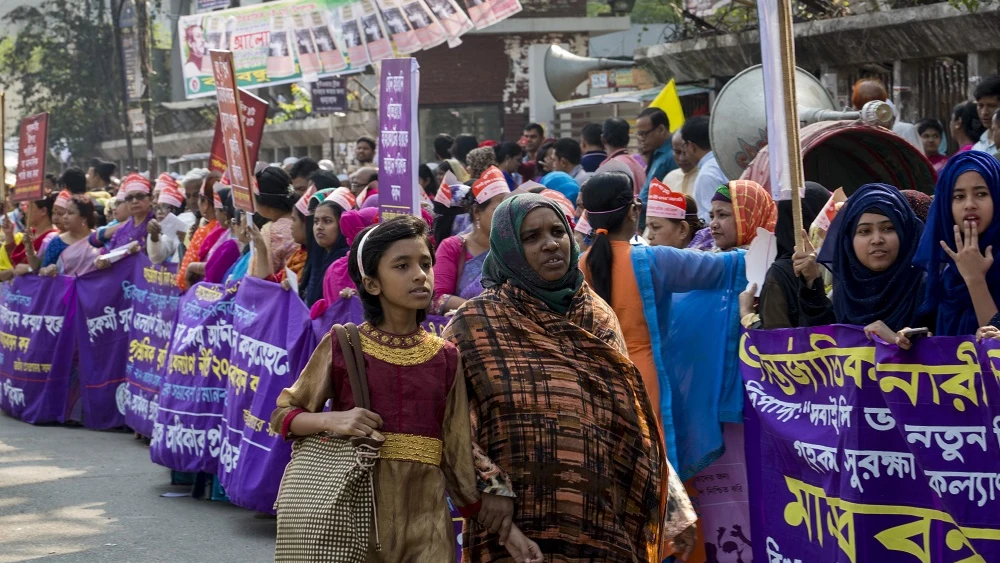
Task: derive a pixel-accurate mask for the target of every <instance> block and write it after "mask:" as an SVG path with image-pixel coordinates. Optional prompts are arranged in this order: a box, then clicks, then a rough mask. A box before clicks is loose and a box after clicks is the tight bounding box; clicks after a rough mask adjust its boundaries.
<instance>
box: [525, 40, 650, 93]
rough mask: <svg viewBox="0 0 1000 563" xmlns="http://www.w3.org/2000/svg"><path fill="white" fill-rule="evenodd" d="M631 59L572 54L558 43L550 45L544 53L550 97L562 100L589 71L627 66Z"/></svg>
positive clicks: (631, 64) (629, 65)
mask: <svg viewBox="0 0 1000 563" xmlns="http://www.w3.org/2000/svg"><path fill="white" fill-rule="evenodd" d="M634 65H635V63H634V62H632V61H620V60H616V59H608V58H604V57H600V58H594V57H581V56H580V55H574V54H573V53H570V52H569V51H567V50H566V49H563V48H562V47H561V46H559V45H550V46H549V48H548V51H547V52H546V53H545V81H546V83H547V84H548V86H549V91H550V92H552V97H553V98H555V99H556V100H557V101H560V102H563V101H566V100H568V99H569V98H570V96H572V95H573V92H575V91H576V88H577V87H578V86H579V85H580V83H581V82H583V81H584V80H586V79H587V76H588V75H589V74H590V72H592V71H595V70H607V69H609V68H628V67H631V66H634Z"/></svg>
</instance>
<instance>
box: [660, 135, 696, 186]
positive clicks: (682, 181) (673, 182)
mask: <svg viewBox="0 0 1000 563" xmlns="http://www.w3.org/2000/svg"><path fill="white" fill-rule="evenodd" d="M670 145H671V146H672V147H673V148H674V161H676V162H677V168H675V169H673V170H671V171H670V172H667V177H666V178H665V179H664V180H663V183H664V184H666V185H667V187H669V188H670V189H671V190H673V191H675V192H681V193H683V194H684V195H689V196H691V197H694V181H695V179H696V178H697V177H698V168H697V166H696V164H697V163H696V162H692V161H691V155H689V154H688V152H687V151H686V150H685V149H684V137H682V136H681V129H678V130H677V131H676V132H675V133H674V134H673V136H672V137H671V138H670Z"/></svg>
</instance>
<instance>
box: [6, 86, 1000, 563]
mask: <svg viewBox="0 0 1000 563" xmlns="http://www.w3.org/2000/svg"><path fill="white" fill-rule="evenodd" d="M854 94H855V96H854V97H853V98H852V101H853V103H854V105H855V106H857V107H861V106H863V105H864V103H866V102H868V101H871V100H872V99H882V100H885V99H886V93H885V89H884V87H881V85H880V84H879V83H878V82H877V81H871V80H865V81H861V82H859V83H858V85H856V88H855V92H854ZM975 97H976V101H969V102H966V103H963V104H960V105H959V106H957V107H956V108H955V112H954V119H953V121H952V123H951V125H950V128H949V129H948V130H947V131H946V130H945V129H944V127H942V125H941V124H940V123H938V122H936V121H933V120H924V121H921V122H919V123H918V124H916V125H910V124H906V123H896V124H895V125H894V127H893V128H894V130H895V131H896V132H897V133H898V134H900V136H902V137H904V138H906V139H907V140H909V141H910V142H911V143H913V144H914V146H915V147H916V148H917V149H919V150H921V151H922V152H923V154H925V155H926V156H927V158H928V160H929V161H930V162H931V164H932V165H933V166H934V167H935V168H936V169H937V170H938V171H939V177H938V180H937V185H936V189H935V193H934V195H933V196H930V195H926V194H922V193H919V192H915V191H913V190H910V189H908V186H890V185H885V184H879V183H875V182H874V181H873V182H872V183H866V184H864V185H855V186H822V185H819V184H816V183H813V182H807V185H806V187H805V189H804V191H803V197H802V201H801V206H802V215H803V225H804V226H805V227H806V229H807V232H801V233H798V234H799V235H801V238H802V241H803V242H802V243H801V244H799V245H796V242H795V241H796V234H797V233H795V228H794V226H793V219H792V217H793V211H792V207H791V205H792V204H791V202H789V201H778V202H775V201H774V199H773V198H772V196H771V194H770V193H769V192H768V191H767V190H766V189H764V188H763V187H761V186H760V185H759V184H757V183H755V182H753V181H749V180H741V179H738V178H728V177H727V176H726V174H725V172H724V171H723V170H722V168H721V167H720V166H719V163H718V160H717V159H716V156H715V154H714V153H713V150H712V143H711V139H710V135H709V122H708V119H707V117H704V116H694V117H690V118H688V119H687V120H686V122H685V123H684V124H683V126H681V127H676V128H672V127H671V123H670V122H669V120H668V119H667V116H666V114H665V113H664V112H663V111H661V110H659V109H656V108H649V109H645V110H643V111H642V112H641V113H640V114H639V115H638V116H637V118H636V120H635V125H634V127H633V126H632V125H630V123H629V122H628V121H627V120H625V119H621V118H612V119H608V120H606V121H604V122H603V123H591V124H587V125H585V126H584V127H582V129H581V130H580V135H579V138H560V139H555V138H548V137H546V133H545V130H544V128H543V127H542V126H541V125H537V124H530V125H528V126H527V127H526V128H525V129H524V131H523V135H522V136H521V138H520V139H519V140H518V141H517V142H494V141H489V140H487V141H482V142H480V141H479V140H478V139H476V138H474V137H473V136H471V135H458V136H457V137H454V138H453V137H451V136H450V135H446V134H441V135H439V136H437V138H435V140H434V153H435V156H436V160H435V161H434V162H428V163H425V164H422V165H420V168H419V183H420V187H421V196H422V201H421V210H422V214H421V217H401V218H396V219H393V220H390V221H386V222H380V221H379V216H378V205H379V182H378V167H377V155H376V147H377V142H376V141H375V140H374V139H371V138H368V137H363V138H361V139H359V140H358V141H357V143H356V155H355V157H356V161H357V165H356V166H355V167H354V168H353V169H352V171H351V173H350V174H349V175H348V176H346V177H339V176H338V175H336V174H335V173H334V172H332V168H333V167H332V164H331V163H329V162H327V161H323V162H316V161H314V160H312V159H310V158H301V159H290V160H288V161H285V162H282V163H275V164H272V165H264V164H261V165H258V167H257V170H256V172H255V175H254V177H255V184H256V192H257V195H256V208H257V212H256V213H254V214H253V215H252V217H245V216H244V213H243V212H242V211H240V210H239V209H237V208H236V207H235V205H234V203H233V194H232V190H231V188H230V187H229V182H228V178H227V176H226V175H225V174H220V173H218V172H209V171H208V170H205V169H194V170H190V171H188V172H187V173H186V174H184V175H183V176H178V175H172V174H167V173H164V174H161V175H160V176H159V177H157V178H147V177H144V176H143V175H141V174H138V173H134V172H132V173H129V174H126V175H124V177H122V178H121V179H120V180H119V179H118V178H117V176H116V169H115V166H114V165H113V164H110V163H107V162H102V161H99V160H94V161H92V162H91V164H90V166H89V169H88V170H86V171H84V170H82V169H79V168H69V169H67V170H65V171H64V172H63V173H62V175H60V176H59V177H54V176H50V177H47V179H46V185H47V188H48V193H47V195H46V197H45V198H44V199H42V200H39V201H36V202H31V203H29V204H22V205H19V206H9V207H8V210H9V212H8V213H7V214H6V216H5V217H4V220H3V233H4V241H3V246H2V249H0V281H7V280H10V279H12V278H13V277H15V276H23V275H36V274H37V275H57V274H61V275H67V276H80V275H85V274H87V273H88V272H91V271H93V270H95V269H100V268H106V267H109V266H110V265H111V264H112V263H113V262H114V261H115V260H117V259H118V258H120V257H121V256H122V255H124V254H127V253H135V252H144V253H146V254H148V256H149V258H150V260H151V261H152V262H154V263H165V262H167V263H176V264H177V265H178V275H177V284H178V286H179V287H180V288H181V289H182V290H187V289H188V288H190V287H192V286H193V285H195V284H197V283H198V282H201V281H205V282H210V283H224V284H232V283H236V282H238V281H239V280H241V279H242V278H243V277H245V276H252V277H256V278H261V279H267V280H271V281H273V282H275V283H276V284H280V286H281V287H282V288H283V289H284V290H285V291H295V292H297V293H298V295H299V296H300V297H301V298H302V300H303V301H304V302H305V303H306V305H307V306H309V307H310V308H311V312H312V317H313V318H317V317H319V316H320V315H322V314H323V312H324V311H326V310H327V308H329V307H330V306H331V304H333V303H334V302H336V301H337V300H340V299H350V298H354V297H355V296H357V297H358V298H360V300H361V303H362V304H363V307H364V315H365V319H366V322H365V323H364V324H363V325H362V326H361V327H360V333H359V334H360V336H359V338H360V343H355V344H360V351H361V352H362V357H363V360H364V361H363V364H364V367H365V370H363V371H367V374H368V375H367V378H368V379H367V380H368V384H367V390H366V392H367V393H368V394H369V395H370V402H368V403H367V404H369V405H370V408H368V409H365V408H360V407H359V402H358V400H357V395H356V394H355V393H354V390H352V384H351V381H350V378H349V377H348V375H349V372H350V371H351V369H352V368H350V367H349V365H353V364H351V362H352V361H353V360H352V359H351V358H349V357H347V356H346V355H345V354H344V353H343V351H342V350H341V348H339V347H338V346H337V345H336V336H334V335H333V334H331V335H328V336H327V337H326V339H325V340H324V341H323V343H321V344H320V346H319V347H318V348H317V349H316V351H315V352H314V353H313V356H312V358H311V360H310V361H309V363H308V366H307V367H306V369H305V370H304V371H303V372H302V374H301V376H300V377H299V378H298V380H297V381H296V382H295V384H294V385H293V386H291V387H290V388H288V389H286V390H285V392H283V393H282V395H281V397H280V398H279V399H278V404H277V405H276V409H275V411H274V414H273V417H272V420H271V425H272V429H273V430H274V431H275V432H279V433H281V434H282V435H283V436H286V437H288V438H290V439H291V438H304V437H308V436H312V435H315V434H318V433H328V434H332V435H336V436H342V437H367V438H373V437H376V436H377V437H378V438H379V440H381V441H380V444H381V447H382V448H384V451H385V452H391V455H386V456H385V458H384V459H383V461H382V465H381V470H380V473H378V474H377V477H376V479H377V483H375V484H374V490H375V491H376V493H375V496H376V499H377V508H378V510H377V511H376V519H377V526H376V528H375V529H376V532H375V535H376V541H373V543H372V546H374V545H375V544H376V543H378V542H377V536H379V535H381V537H382V538H383V540H384V541H382V543H381V549H382V558H383V560H408V558H410V557H411V556H412V555H413V554H417V553H423V554H437V555H430V556H429V557H430V559H421V560H438V559H435V557H437V556H441V557H444V556H443V555H441V554H445V553H448V552H449V550H451V549H454V545H453V536H452V535H450V533H449V532H448V525H449V524H450V520H449V519H448V518H447V517H446V508H445V506H446V505H445V504H444V498H445V495H446V493H447V495H448V496H449V497H450V498H451V500H452V501H453V502H454V504H455V506H456V507H458V508H459V510H460V511H461V512H462V513H463V515H465V516H466V517H467V528H466V533H465V535H464V545H463V547H464V550H465V555H466V558H467V560H471V561H494V560H498V559H501V558H503V557H506V556H507V555H508V554H509V555H510V556H512V557H514V558H515V559H516V560H517V561H540V560H542V557H543V554H545V555H558V557H557V559H556V560H560V561H661V560H663V559H665V558H667V557H670V556H675V557H678V558H679V559H680V560H684V561H697V562H704V561H706V560H707V558H706V554H705V551H704V549H703V547H701V546H700V545H699V544H700V543H702V542H699V541H698V540H697V539H696V534H697V528H698V526H697V523H696V522H697V519H698V514H697V513H696V512H695V509H694V504H693V503H692V501H691V498H690V497H689V492H688V491H689V490H690V485H691V482H690V480H691V477H692V476H693V475H694V474H695V473H697V472H698V471H700V470H702V469H704V468H706V467H708V466H709V465H711V463H712V462H713V461H715V460H716V459H717V458H718V457H719V455H721V452H722V451H724V449H725V443H724V438H723V433H722V430H721V427H722V423H724V422H740V421H741V418H740V417H739V415H738V413H739V412H740V411H741V409H742V396H741V395H740V393H739V392H736V393H735V394H734V393H726V392H724V391H722V389H724V388H726V387H731V386H732V383H733V382H732V381H729V379H731V378H732V377H733V375H732V371H731V370H730V369H728V368H726V367H725V365H726V361H724V359H723V360H719V359H718V358H705V359H704V365H702V366H700V368H701V369H700V371H699V374H698V378H697V381H693V380H692V381H685V383H684V384H683V385H682V384H679V383H678V379H677V375H676V374H675V373H673V372H672V366H671V358H670V356H669V347H668V344H669V343H668V340H669V338H670V334H671V327H672V326H676V325H678V324H685V323H690V321H691V320H692V319H690V318H687V319H685V318H679V314H678V312H677V311H676V310H674V307H675V304H676V301H675V298H676V297H677V296H678V295H680V294H690V295H695V296H697V295H704V296H705V299H707V300H710V301H711V302H712V303H733V304H734V305H733V306H732V307H722V308H721V309H720V308H718V307H715V308H714V309H713V308H711V307H709V308H706V311H707V312H705V313H704V317H703V318H702V319H699V321H698V322H699V325H700V326H702V327H703V329H704V331H705V332H706V333H711V334H706V335H705V338H707V339H710V340H712V342H713V343H718V345H719V346H720V347H719V348H718V349H719V350H732V349H733V347H732V346H728V345H727V343H731V342H734V340H733V339H735V338H738V335H739V331H740V325H741V324H742V326H743V327H746V328H761V329H775V328H786V327H809V326H819V325H825V324H832V323H843V324H850V325H859V326H861V327H864V330H865V332H866V334H868V335H869V336H870V337H871V338H873V339H874V338H876V337H878V338H881V339H882V340H884V341H886V342H888V343H890V344H895V345H898V346H899V347H901V348H909V347H912V346H914V345H915V343H914V340H912V334H913V333H912V332H910V331H909V330H908V329H912V328H920V327H926V328H928V329H929V331H930V332H931V333H933V334H935V335H950V336H961V335H970V336H971V335H976V336H977V337H979V338H1000V315H998V304H1000V266H997V265H996V264H995V263H994V257H993V246H994V244H995V243H997V242H1000V217H998V213H1000V209H998V208H997V207H996V206H995V204H994V202H996V201H998V198H1000V161H998V160H997V153H996V151H997V149H996V144H995V143H994V142H993V132H994V131H996V130H997V129H998V128H1000V112H998V111H997V110H998V107H1000V77H994V78H990V79H987V80H985V81H983V83H982V84H981V85H980V86H979V87H978V89H977V90H976V96H975ZM984 124H989V127H983V125H984ZM908 128H909V129H908ZM910 129H912V131H911V130H910ZM911 133H912V135H911ZM911 137H912V138H911ZM946 137H950V139H952V140H953V141H954V142H955V143H957V144H958V145H959V151H958V152H957V153H956V154H953V155H951V156H945V154H944V151H942V150H941V149H940V147H941V146H942V144H943V143H942V139H944V138H946ZM633 138H634V140H635V141H636V143H635V144H636V145H637V147H638V150H637V151H636V152H634V153H633V152H631V151H630V149H629V147H630V145H632V143H631V141H632V139H633ZM835 192H840V194H841V195H842V197H835ZM761 229H763V230H764V231H769V232H772V233H774V235H775V237H776V240H777V246H778V253H777V254H778V255H777V259H776V260H775V261H774V263H773V264H772V265H771V266H770V267H769V269H768V271H767V274H766V277H765V278H764V280H763V285H762V287H761V290H760V292H759V299H758V298H756V297H755V296H756V295H757V293H758V292H757V291H756V289H757V288H756V287H755V286H754V285H751V286H750V287H747V281H746V271H745V270H746V266H745V258H744V256H745V250H746V249H747V248H748V246H749V245H750V244H751V243H752V242H753V240H754V239H755V237H757V236H758V232H759V231H760V230H761ZM251 249H253V251H252V252H251ZM276 291H278V289H277V286H276ZM706 302H707V301H706ZM709 309H711V310H709ZM427 314H434V315H441V316H446V317H450V319H451V320H450V323H449V324H448V326H447V328H446V329H445V331H444V333H443V334H442V335H441V336H440V337H439V336H437V335H434V334H431V333H428V332H427V331H425V330H424V329H423V328H421V325H420V323H421V322H422V321H423V320H424V319H425V317H426V315H427ZM736 377H737V378H738V376H736ZM324 405H329V410H324ZM734 413H735V414H734ZM293 463H294V458H293ZM286 477H287V475H286ZM683 481H687V483H685V482H683ZM404 483H405V485H404ZM686 485H687V486H688V487H687V488H686ZM289 494H291V493H289ZM296 502H299V503H307V504H308V503H309V502H312V501H310V500H309V499H308V498H305V499H304V498H298V499H294V498H292V499H291V500H289V498H286V499H285V500H282V498H281V497H279V505H278V519H279V525H278V547H279V549H278V552H279V554H281V553H285V555H283V556H282V557H287V558H286V559H281V557H279V560H290V561H291V560H301V559H296V557H300V556H301V553H300V552H299V551H296V550H298V549H307V550H312V553H313V554H315V553H322V552H323V550H324V549H333V547H332V545H333V544H330V545H325V544H323V542H314V543H315V545H312V547H309V546H306V547H303V545H304V544H309V543H310V542H306V541H303V539H302V538H303V537H319V536H323V537H331V534H332V536H336V535H337V533H338V530H337V529H335V528H336V524H334V523H333V521H332V520H329V519H324V518H320V517H317V518H314V519H311V520H309V519H307V523H305V524H303V520H301V519H286V520H284V521H283V520H282V514H283V512H285V514H291V513H292V512H295V511H296V510H299V511H300V512H301V510H302V509H303V506H295V503H296ZM305 508H306V509H308V506H306V507H305ZM289 522H295V523H296V524H295V526H305V528H304V529H290V528H289V526H291V524H289ZM400 522H407V523H408V524H406V525H401V524H400ZM331 527H333V529H331ZM316 534H318V535H316ZM387 537H391V538H393V539H392V540H385V538H387ZM334 543H336V542H334ZM364 549H374V548H373V547H372V548H369V547H368V546H365V547H364ZM283 550H284V551H283ZM289 554H291V555H289ZM440 560H445V559H444V558H441V559H440Z"/></svg>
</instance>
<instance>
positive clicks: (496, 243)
mask: <svg viewBox="0 0 1000 563" xmlns="http://www.w3.org/2000/svg"><path fill="white" fill-rule="evenodd" d="M539 207H547V208H549V209H551V210H552V211H554V212H555V214H556V216H557V217H559V220H560V221H562V223H563V226H564V227H565V229H566V236H567V237H569V239H570V245H571V246H570V257H569V270H567V271H566V275H564V276H563V277H562V278H561V279H558V280H556V281H545V280H543V279H542V277H541V276H539V275H538V272H536V271H535V270H533V269H532V268H531V265H530V264H528V259H527V258H525V256H524V247H523V246H522V245H521V225H522V224H523V223H524V218H525V217H526V216H527V215H528V213H530V212H531V211H533V210H535V209H538V208H539ZM572 232H573V230H572V229H571V228H570V226H569V222H568V221H567V220H566V215H565V214H564V213H563V210H562V208H560V207H559V204H557V203H555V202H554V201H552V200H551V199H549V198H547V197H545V196H540V195H537V194H518V195H515V196H513V197H510V198H508V199H505V200H504V201H503V202H502V203H500V205H498V206H497V208H496V211H494V212H493V228H492V229H491V230H490V253H489V254H488V255H487V256H486V262H485V263H484V264H483V287H484V288H486V289H489V288H491V287H494V286H498V285H502V284H503V283H504V282H508V281H509V282H510V283H511V284H513V285H515V286H517V287H519V288H521V289H523V290H525V291H527V292H528V293H530V294H532V295H534V296H535V297H537V298H539V299H541V300H542V301H544V302H545V304H546V305H548V306H549V308H551V309H552V310H553V311H555V312H557V313H560V314H565V313H566V311H567V310H569V305H570V303H571V302H572V301H573V296H574V295H576V292H577V291H578V290H579V289H580V287H581V286H582V285H583V272H581V271H580V268H579V261H580V249H579V247H577V245H576V241H575V240H574V239H573V236H572Z"/></svg>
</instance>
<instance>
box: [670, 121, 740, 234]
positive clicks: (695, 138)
mask: <svg viewBox="0 0 1000 563" xmlns="http://www.w3.org/2000/svg"><path fill="white" fill-rule="evenodd" d="M680 133H681V141H682V142H683V146H684V155H685V158H686V159H687V160H688V161H689V162H690V163H691V165H692V166H696V167H697V169H698V174H697V177H696V178H695V180H694V194H692V197H694V201H695V203H697V204H698V217H701V218H702V219H703V220H704V221H706V222H707V221H709V220H710V219H709V216H708V213H709V211H711V210H712V197H713V196H714V195H715V190H717V189H719V186H722V185H725V184H728V183H729V178H727V177H726V174H725V173H724V172H723V171H722V168H720V167H719V161H718V160H716V159H715V153H713V152H712V143H711V141H710V140H709V134H708V118H707V117H705V116H704V115H699V116H697V117H692V118H691V119H688V120H687V121H685V122H684V126H683V127H681V131H680Z"/></svg>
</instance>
